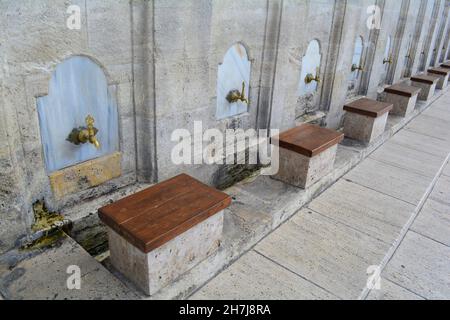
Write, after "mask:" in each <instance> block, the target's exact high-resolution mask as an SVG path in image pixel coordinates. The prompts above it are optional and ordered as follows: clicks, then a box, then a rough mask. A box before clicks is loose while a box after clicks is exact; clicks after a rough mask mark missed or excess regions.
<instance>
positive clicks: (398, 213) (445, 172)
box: [190, 93, 450, 299]
mask: <svg viewBox="0 0 450 320" xmlns="http://www.w3.org/2000/svg"><path fill="white" fill-rule="evenodd" d="M449 153H450V94H449V93H446V94H445V95H443V96H442V97H441V98H440V99H439V100H437V101H436V102H435V103H434V104H433V105H432V106H431V107H430V108H429V109H427V110H426V111H424V112H423V113H422V114H421V115H419V116H418V117H417V118H415V119H414V120H413V121H411V122H410V123H409V124H408V125H407V126H406V127H405V128H404V129H403V130H401V131H400V132H398V133H397V134H396V135H395V136H394V137H393V138H392V139H390V140H389V141H388V142H387V143H385V144H384V145H383V146H381V147H380V148H378V149H377V150H376V151H375V152H373V153H372V154H371V155H370V156H369V157H368V158H366V159H365V160H364V161H363V162H362V163H361V164H359V165H358V166H356V167H355V168H354V169H353V170H351V171H350V172H349V173H348V174H346V175H345V176H344V177H343V178H341V179H340V180H339V181H337V182H336V183H335V184H334V185H333V186H332V187H330V188H329V189H327V190H326V191H325V192H323V193H322V194H321V195H320V196H319V197H317V198H316V199H314V200H313V201H312V202H310V203H309V205H307V206H306V207H305V208H303V209H302V210H300V211H299V212H298V213H296V214H295V215H294V216H293V217H292V218H291V219H289V220H288V221H287V222H285V223H284V224H282V225H281V226H280V227H279V228H278V229H276V230H275V231H274V232H272V233H271V234H270V235H268V236H267V237H266V238H264V239H263V240H261V241H260V242H259V243H258V244H257V245H256V246H255V247H254V248H253V249H252V250H251V251H249V252H248V253H246V254H245V255H243V256H242V257H241V258H239V259H238V260H237V261H236V262H235V263H233V264H232V265H231V266H230V267H229V268H227V269H226V270H225V271H223V272H221V273H220V274H219V275H217V276H216V277H215V278H213V279H212V280H211V281H209V282H208V283H207V284H206V285H205V286H203V287H202V288H201V289H199V290H198V291H197V292H196V293H195V294H193V295H192V296H191V297H190V298H191V299H450V164H449V163H448V160H449V159H448V156H449ZM374 271H376V272H380V273H381V277H379V279H380V282H379V287H378V286H376V287H373V286H369V287H368V286H367V282H368V280H369V279H373V278H371V277H373V275H374Z"/></svg>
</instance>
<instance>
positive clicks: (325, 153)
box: [271, 123, 344, 188]
mask: <svg viewBox="0 0 450 320" xmlns="http://www.w3.org/2000/svg"><path fill="white" fill-rule="evenodd" d="M343 139H344V134H343V133H339V132H336V131H334V130H330V129H326V128H321V127H319V126H316V125H311V124H306V123H305V124H302V125H300V126H298V127H295V128H292V129H290V130H288V131H285V132H283V133H281V134H280V135H278V136H277V137H273V138H272V139H271V143H272V144H274V145H275V146H276V150H277V151H278V152H279V170H278V173H277V174H276V175H274V176H273V178H274V179H277V180H281V181H283V182H286V183H288V184H291V185H294V186H297V187H300V188H307V187H308V186H310V185H311V184H313V183H315V182H317V181H318V180H319V179H320V178H322V177H323V176H325V175H327V174H328V173H330V172H331V171H332V170H333V166H334V160H335V158H336V150H337V144H338V143H339V142H341V141H342V140H343ZM272 166H273V164H272Z"/></svg>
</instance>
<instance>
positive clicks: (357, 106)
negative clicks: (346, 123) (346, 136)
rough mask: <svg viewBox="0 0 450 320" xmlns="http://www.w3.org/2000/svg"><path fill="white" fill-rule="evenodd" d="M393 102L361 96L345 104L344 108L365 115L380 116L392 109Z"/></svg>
mask: <svg viewBox="0 0 450 320" xmlns="http://www.w3.org/2000/svg"><path fill="white" fill-rule="evenodd" d="M393 107H394V105H393V104H392V103H386V102H380V101H376V100H372V99H368V98H361V99H358V100H356V101H353V102H351V103H348V104H346V105H345V106H344V110H345V111H348V112H352V113H357V114H361V115H364V116H368V117H372V118H378V117H379V116H382V115H383V114H385V113H387V112H389V111H391V110H392V108H393Z"/></svg>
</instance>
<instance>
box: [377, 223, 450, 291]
mask: <svg viewBox="0 0 450 320" xmlns="http://www.w3.org/2000/svg"><path fill="white" fill-rule="evenodd" d="M449 265H450V247H447V246H445V245H443V244H440V243H438V242H436V241H434V240H431V239H428V238H426V237H423V236H421V235H419V234H417V233H415V232H412V231H409V232H408V233H407V234H406V236H405V238H404V240H403V241H402V243H401V244H400V246H399V248H398V249H397V251H396V252H395V254H394V256H393V257H392V259H391V261H390V262H389V263H388V265H387V266H386V269H385V271H384V272H383V273H382V275H381V276H382V278H386V279H388V280H390V281H393V282H395V283H397V284H398V285H400V286H402V287H403V288H406V289H408V290H410V291H413V292H415V293H417V294H418V295H420V296H422V297H424V298H426V299H446V300H447V299H450V272H449Z"/></svg>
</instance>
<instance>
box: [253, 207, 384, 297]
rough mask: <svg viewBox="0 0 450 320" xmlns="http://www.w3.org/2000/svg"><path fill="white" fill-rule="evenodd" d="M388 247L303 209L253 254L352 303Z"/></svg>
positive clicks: (256, 248)
mask: <svg viewBox="0 0 450 320" xmlns="http://www.w3.org/2000/svg"><path fill="white" fill-rule="evenodd" d="M388 248H389V245H387V244H386V243H384V242H382V241H379V240H377V239H375V238H372V237H370V236H368V235H366V234H364V233H362V232H359V231H356V230H354V229H352V228H350V227H348V226H345V225H343V224H341V223H338V222H335V221H333V220H331V219H329V218H327V217H324V216H322V215H320V214H318V213H315V212H313V211H312V210H308V209H303V210H301V211H300V212H299V213H298V214H296V215H295V216H294V217H292V218H291V219H290V220H289V221H288V222H286V223H285V224H283V225H282V226H281V227H280V228H278V229H277V230H275V231H274V232H273V233H272V234H270V235H269V236H268V237H267V238H265V239H264V240H263V241H261V242H260V243H259V244H258V245H257V246H256V247H255V250H256V251H257V252H259V253H261V254H263V255H264V256H266V257H268V258H269V259H271V260H273V261H275V262H276V263H278V264H280V265H282V266H284V267H285V268H287V269H289V270H291V271H292V272H294V273H296V274H299V275H300V276H302V277H304V278H305V279H307V280H309V281H311V282H313V283H315V284H317V285H319V286H320V287H322V288H324V289H326V290H327V291H329V292H331V293H333V294H335V295H336V296H338V297H339V298H342V299H356V298H358V296H359V295H360V293H361V291H362V289H363V288H364V287H365V285H366V282H367V274H366V271H367V268H368V267H369V266H372V265H378V264H379V263H380V262H381V260H382V258H383V256H384V253H385V252H386V251H387V250H388Z"/></svg>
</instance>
